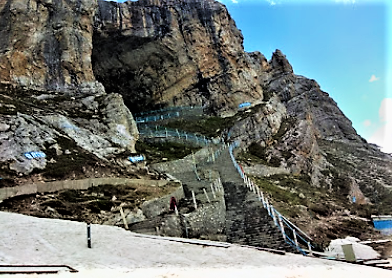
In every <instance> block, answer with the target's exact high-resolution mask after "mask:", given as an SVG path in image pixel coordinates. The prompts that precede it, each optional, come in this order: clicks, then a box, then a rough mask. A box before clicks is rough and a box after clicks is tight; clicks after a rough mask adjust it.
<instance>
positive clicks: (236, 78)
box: [92, 0, 268, 114]
mask: <svg viewBox="0 0 392 278" xmlns="http://www.w3.org/2000/svg"><path fill="white" fill-rule="evenodd" d="M98 4H99V8H98V11H97V14H96V17H95V21H94V25H95V26H96V28H95V30H94V39H93V46H94V47H93V56H92V60H93V70H94V74H95V76H96V78H97V80H99V81H100V82H102V83H103V84H104V86H105V88H106V89H107V90H109V91H115V92H120V93H121V94H122V95H124V99H125V101H126V103H127V104H128V106H129V107H130V109H131V110H132V111H140V110H151V109H153V108H157V107H165V106H179V105H203V106H207V107H208V108H209V110H210V111H211V112H219V113H220V114H225V113H226V114H227V113H232V112H233V109H236V108H237V107H238V105H239V104H240V103H242V102H245V101H251V102H252V103H258V102H260V101H261V100H262V99H263V89H262V80H263V78H264V71H265V68H266V67H268V63H267V61H266V59H265V58H264V56H263V55H262V54H260V53H246V52H244V49H243V45H242V41H243V37H242V34H241V33H240V31H239V30H238V29H237V28H236V25H235V23H234V21H233V19H232V18H231V17H230V15H229V14H228V12H227V10H226V8H225V7H224V6H223V5H222V4H220V3H219V2H216V1H213V0H203V1H196V0H194V1H171V0H159V1H156V0H140V1H137V2H131V1H129V2H126V3H123V4H117V3H113V2H106V1H102V0H100V1H98Z"/></svg>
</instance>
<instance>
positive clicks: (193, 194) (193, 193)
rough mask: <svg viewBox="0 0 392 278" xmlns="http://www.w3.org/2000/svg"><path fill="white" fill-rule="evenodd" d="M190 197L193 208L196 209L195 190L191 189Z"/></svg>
mask: <svg viewBox="0 0 392 278" xmlns="http://www.w3.org/2000/svg"><path fill="white" fill-rule="evenodd" d="M192 199H193V205H194V206H195V209H197V203H196V197H195V191H193V190H192Z"/></svg>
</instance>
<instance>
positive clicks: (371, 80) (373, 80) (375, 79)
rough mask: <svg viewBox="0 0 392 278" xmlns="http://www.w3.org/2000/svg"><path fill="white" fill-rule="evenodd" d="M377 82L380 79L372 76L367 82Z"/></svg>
mask: <svg viewBox="0 0 392 278" xmlns="http://www.w3.org/2000/svg"><path fill="white" fill-rule="evenodd" d="M377 80H380V77H376V76H375V75H374V74H373V75H372V76H371V77H370V79H369V82H375V81H377Z"/></svg>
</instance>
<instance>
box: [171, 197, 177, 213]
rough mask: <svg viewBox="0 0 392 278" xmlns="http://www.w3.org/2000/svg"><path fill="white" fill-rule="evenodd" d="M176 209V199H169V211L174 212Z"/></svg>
mask: <svg viewBox="0 0 392 278" xmlns="http://www.w3.org/2000/svg"><path fill="white" fill-rule="evenodd" d="M176 207H177V201H176V198H174V197H171V199H170V211H174V210H175V209H176Z"/></svg>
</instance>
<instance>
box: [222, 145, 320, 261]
mask: <svg viewBox="0 0 392 278" xmlns="http://www.w3.org/2000/svg"><path fill="white" fill-rule="evenodd" d="M238 146H239V142H237V141H235V142H233V143H232V144H230V147H229V154H230V158H231V160H232V162H233V165H234V167H235V168H236V170H237V172H238V173H239V174H240V176H241V177H242V178H243V180H244V183H245V184H246V186H247V187H248V188H249V189H250V190H253V192H256V190H255V186H254V184H253V182H252V181H250V179H249V178H248V177H247V176H246V174H245V173H244V171H243V170H242V168H241V166H240V165H239V164H238V163H237V161H236V160H235V157H234V154H233V150H234V149H235V148H237V147H238ZM257 192H258V194H259V198H258V199H259V200H260V201H261V202H262V203H263V207H264V208H265V209H267V211H268V215H269V216H270V217H272V219H273V220H274V222H275V225H277V226H279V227H280V229H281V231H282V234H283V237H284V240H285V242H286V243H288V244H289V245H291V246H293V247H294V248H296V249H297V250H298V251H299V252H300V253H302V254H303V255H305V256H306V255H307V254H306V252H305V251H304V250H303V249H302V248H301V247H300V246H299V244H298V240H297V239H296V237H298V238H299V239H301V240H302V241H303V243H306V244H307V247H308V248H309V252H310V253H311V252H312V248H314V246H313V245H312V244H311V241H312V239H311V238H310V237H309V236H308V235H307V234H306V233H305V232H303V231H302V230H301V229H299V228H298V227H297V226H296V225H294V224H293V223H292V222H291V221H290V220H288V219H287V218H286V217H284V216H283V215H282V214H281V213H280V212H279V211H277V210H276V209H275V208H274V207H273V206H272V205H271V204H270V203H269V202H268V199H267V197H263V193H262V192H261V191H259V189H258V190H257ZM260 195H261V196H260ZM274 213H275V215H276V216H277V217H278V219H279V221H277V219H276V217H275V215H274ZM283 226H286V227H287V228H289V229H290V230H291V231H292V232H293V236H294V240H293V239H291V238H290V237H289V235H288V234H287V233H286V232H285V231H284V228H283ZM301 234H302V235H303V236H304V237H306V238H307V239H305V238H304V237H302V236H301Z"/></svg>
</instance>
